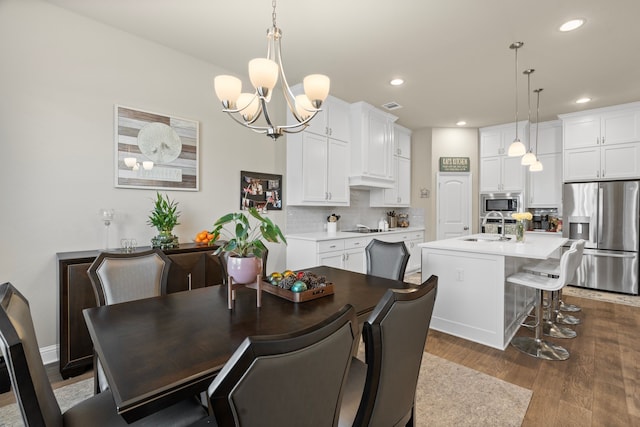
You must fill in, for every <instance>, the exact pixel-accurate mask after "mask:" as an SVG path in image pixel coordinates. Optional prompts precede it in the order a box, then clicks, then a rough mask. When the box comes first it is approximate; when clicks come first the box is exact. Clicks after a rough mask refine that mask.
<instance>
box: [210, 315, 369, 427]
mask: <svg viewBox="0 0 640 427" xmlns="http://www.w3.org/2000/svg"><path fill="white" fill-rule="evenodd" d="M357 337H358V325H357V318H356V315H355V309H354V308H353V307H352V306H351V305H346V306H345V307H343V308H342V309H341V310H340V311H339V312H337V313H336V314H334V315H332V316H331V317H329V318H328V319H326V320H324V321H322V322H320V323H318V324H317V325H315V326H312V327H310V328H307V329H304V330H302V331H299V332H296V333H291V334H284V335H272V336H256V337H249V338H246V339H245V340H244V341H243V342H242V344H241V345H240V347H239V348H238V349H237V350H236V351H235V353H234V354H233V356H232V357H231V359H229V361H228V362H227V363H226V365H225V366H224V368H223V369H222V371H221V372H220V373H219V374H218V376H217V377H216V378H215V379H214V381H213V382H212V383H211V385H210V386H209V389H208V394H209V399H210V404H211V408H212V410H213V413H214V415H215V417H216V421H217V423H218V425H220V426H261V427H270V426H274V427H275V426H278V427H280V426H293V425H295V426H309V427H315V426H335V425H337V422H338V416H339V413H340V405H341V400H342V390H343V387H344V384H345V381H346V376H347V373H348V370H349V366H350V361H351V356H352V354H353V351H354V350H355V343H356V339H357Z"/></svg>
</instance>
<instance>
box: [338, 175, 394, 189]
mask: <svg viewBox="0 0 640 427" xmlns="http://www.w3.org/2000/svg"><path fill="white" fill-rule="evenodd" d="M394 185H395V183H394V181H393V180H392V179H388V178H379V177H375V176H366V175H354V176H350V177H349V187H351V188H354V189H356V190H370V189H372V188H393V187H394Z"/></svg>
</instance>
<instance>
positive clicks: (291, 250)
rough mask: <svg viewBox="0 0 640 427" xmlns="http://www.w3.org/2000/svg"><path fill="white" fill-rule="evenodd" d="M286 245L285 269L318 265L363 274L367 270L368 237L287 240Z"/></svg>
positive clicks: (298, 268)
mask: <svg viewBox="0 0 640 427" xmlns="http://www.w3.org/2000/svg"><path fill="white" fill-rule="evenodd" d="M287 240H288V244H287V268H289V269H291V270H303V269H305V268H311V267H314V266H318V265H327V266H329V267H335V268H341V269H344V270H349V271H354V272H356V273H365V272H366V270H367V264H366V255H365V252H364V250H365V248H366V247H367V244H368V243H369V241H370V238H369V237H356V238H349V239H334V240H321V241H316V240H302V239H292V238H289V239H287Z"/></svg>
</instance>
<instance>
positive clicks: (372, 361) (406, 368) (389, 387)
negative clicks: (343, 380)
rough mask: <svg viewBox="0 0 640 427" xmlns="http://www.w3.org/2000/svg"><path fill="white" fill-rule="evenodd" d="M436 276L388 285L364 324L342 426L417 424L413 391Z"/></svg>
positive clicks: (345, 396) (423, 345)
mask: <svg viewBox="0 0 640 427" xmlns="http://www.w3.org/2000/svg"><path fill="white" fill-rule="evenodd" d="M437 287H438V277H437V276H431V277H429V279H427V280H426V281H425V282H424V283H423V284H422V285H421V286H419V287H414V288H411V289H389V290H387V292H386V293H385V295H384V296H383V297H382V299H381V300H380V302H379V303H378V305H377V306H376V308H375V309H374V310H373V312H372V313H371V316H370V317H369V319H368V320H367V321H366V322H365V323H364V325H363V328H362V339H363V341H364V344H365V360H366V363H364V362H362V361H361V360H360V359H358V358H355V357H354V358H353V359H352V362H351V367H350V369H349V377H348V379H347V386H346V388H345V392H344V397H343V400H342V409H341V411H340V426H341V427H342V426H345V427H351V426H358V427H360V426H379V427H389V426H414V425H416V422H415V408H414V406H415V395H416V387H417V385H418V374H419V373H420V365H421V364H422V355H423V354H424V347H425V344H426V341H427V333H428V331H429V324H430V323H431V315H432V313H433V307H434V304H435V299H436V291H437Z"/></svg>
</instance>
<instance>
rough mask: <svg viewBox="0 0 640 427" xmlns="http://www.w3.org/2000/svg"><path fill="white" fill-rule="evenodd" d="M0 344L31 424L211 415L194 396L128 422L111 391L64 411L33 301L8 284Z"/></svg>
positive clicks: (173, 421) (0, 313) (187, 420)
mask: <svg viewBox="0 0 640 427" xmlns="http://www.w3.org/2000/svg"><path fill="white" fill-rule="evenodd" d="M0 348H1V349H2V354H3V356H4V358H5V360H6V361H7V366H8V368H9V376H10V377H11V383H12V386H13V390H14V393H15V396H16V400H17V403H18V407H19V408H20V412H21V414H22V419H23V421H24V424H25V425H27V426H63V427H76V426H77V427H85V426H94V427H100V426H120V427H125V426H142V425H144V426H187V425H191V424H193V423H194V422H196V421H198V420H199V419H202V418H204V417H206V416H207V411H206V410H205V409H204V408H203V407H202V405H200V403H199V402H198V401H197V399H195V398H192V399H188V400H184V401H181V402H179V403H177V404H175V405H173V406H170V407H168V408H165V409H163V410H162V411H160V412H156V413H155V414H152V415H150V416H148V417H146V418H143V419H141V420H139V421H138V422H135V423H132V424H127V422H126V421H125V420H124V418H122V417H121V416H120V415H118V413H117V412H116V407H115V404H114V402H113V396H112V395H111V392H110V391H109V390H106V391H104V392H103V393H100V394H97V395H95V396H92V397H90V398H88V399H86V400H84V401H82V402H80V403H78V404H76V405H75V406H73V407H72V408H70V409H68V410H67V411H65V412H64V413H62V411H61V410H60V406H59V405H58V402H57V400H56V398H55V395H54V394H53V389H52V388H51V384H50V382H49V378H48V377H47V373H46V370H45V367H44V365H43V363H42V358H41V356H40V350H39V347H38V342H37V339H36V334H35V330H34V327H33V320H32V318H31V311H30V309H29V303H28V301H27V300H26V299H25V297H24V296H23V295H22V294H21V293H20V292H19V291H18V290H17V289H16V288H15V287H14V286H13V285H11V284H10V283H3V284H1V285H0Z"/></svg>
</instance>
